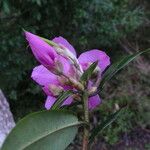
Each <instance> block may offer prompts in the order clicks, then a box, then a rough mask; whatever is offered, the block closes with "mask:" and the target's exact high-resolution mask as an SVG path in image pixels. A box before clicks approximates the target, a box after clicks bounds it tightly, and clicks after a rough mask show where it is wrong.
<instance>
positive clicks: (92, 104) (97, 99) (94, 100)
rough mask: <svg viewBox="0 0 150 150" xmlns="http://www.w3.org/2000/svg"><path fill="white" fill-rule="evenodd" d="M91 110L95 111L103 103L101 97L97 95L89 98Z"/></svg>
mask: <svg viewBox="0 0 150 150" xmlns="http://www.w3.org/2000/svg"><path fill="white" fill-rule="evenodd" d="M88 102H89V103H88V104H89V109H94V108H95V107H96V106H98V105H99V104H100V103H101V100H100V97H99V95H98V94H97V95H95V96H92V97H90V98H89V101H88Z"/></svg>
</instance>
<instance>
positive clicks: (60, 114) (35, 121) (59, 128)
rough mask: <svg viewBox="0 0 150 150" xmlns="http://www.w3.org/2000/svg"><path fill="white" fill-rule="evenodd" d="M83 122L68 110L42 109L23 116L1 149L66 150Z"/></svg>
mask: <svg viewBox="0 0 150 150" xmlns="http://www.w3.org/2000/svg"><path fill="white" fill-rule="evenodd" d="M81 124H82V123H81V122H79V121H78V118H77V117H76V116H75V115H73V114H72V113H70V112H68V111H60V110H59V111H56V110H52V111H41V112H36V113H33V114H30V115H28V116H26V117H25V118H23V119H22V120H21V121H19V123H18V124H17V125H16V127H15V128H14V129H13V130H12V131H11V133H10V134H9V135H8V137H7V138H6V140H5V142H4V144H3V146H2V149H1V150H64V149H65V148H66V147H67V146H68V145H69V144H70V143H71V142H72V141H73V139H74V137H75V135H76V133H77V129H78V126H79V125H81Z"/></svg>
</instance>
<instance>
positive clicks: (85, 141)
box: [82, 92, 89, 150]
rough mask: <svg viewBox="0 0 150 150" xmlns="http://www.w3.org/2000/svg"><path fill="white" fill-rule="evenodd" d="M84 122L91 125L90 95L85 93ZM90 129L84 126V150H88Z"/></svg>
mask: <svg viewBox="0 0 150 150" xmlns="http://www.w3.org/2000/svg"><path fill="white" fill-rule="evenodd" d="M83 108H84V121H85V122H86V123H87V124H88V123H89V109H88V93H87V92H84V93H83ZM88 139H89V128H88V126H84V131H83V143H82V150H88Z"/></svg>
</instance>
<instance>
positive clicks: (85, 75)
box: [81, 61, 98, 81]
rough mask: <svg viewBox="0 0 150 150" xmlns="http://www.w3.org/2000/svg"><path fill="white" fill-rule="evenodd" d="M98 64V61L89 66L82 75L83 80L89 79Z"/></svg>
mask: <svg viewBox="0 0 150 150" xmlns="http://www.w3.org/2000/svg"><path fill="white" fill-rule="evenodd" d="M97 64H98V61H96V62H94V63H92V64H91V65H90V66H89V68H88V69H87V70H86V71H85V72H84V73H83V75H82V76H81V81H88V80H89V79H90V77H91V76H92V73H93V71H94V70H95V68H96V66H97Z"/></svg>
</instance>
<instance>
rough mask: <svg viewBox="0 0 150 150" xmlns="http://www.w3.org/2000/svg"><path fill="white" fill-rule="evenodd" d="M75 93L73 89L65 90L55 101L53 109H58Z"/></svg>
mask: <svg viewBox="0 0 150 150" xmlns="http://www.w3.org/2000/svg"><path fill="white" fill-rule="evenodd" d="M72 94H73V92H72V91H70V90H69V91H65V92H63V93H62V94H61V95H60V96H59V97H58V98H57V100H56V102H55V103H54V105H53V106H52V108H51V109H52V110H54V109H57V108H60V107H61V105H62V103H63V102H64V101H65V100H66V99H67V98H68V97H69V96H71V95H72Z"/></svg>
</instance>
